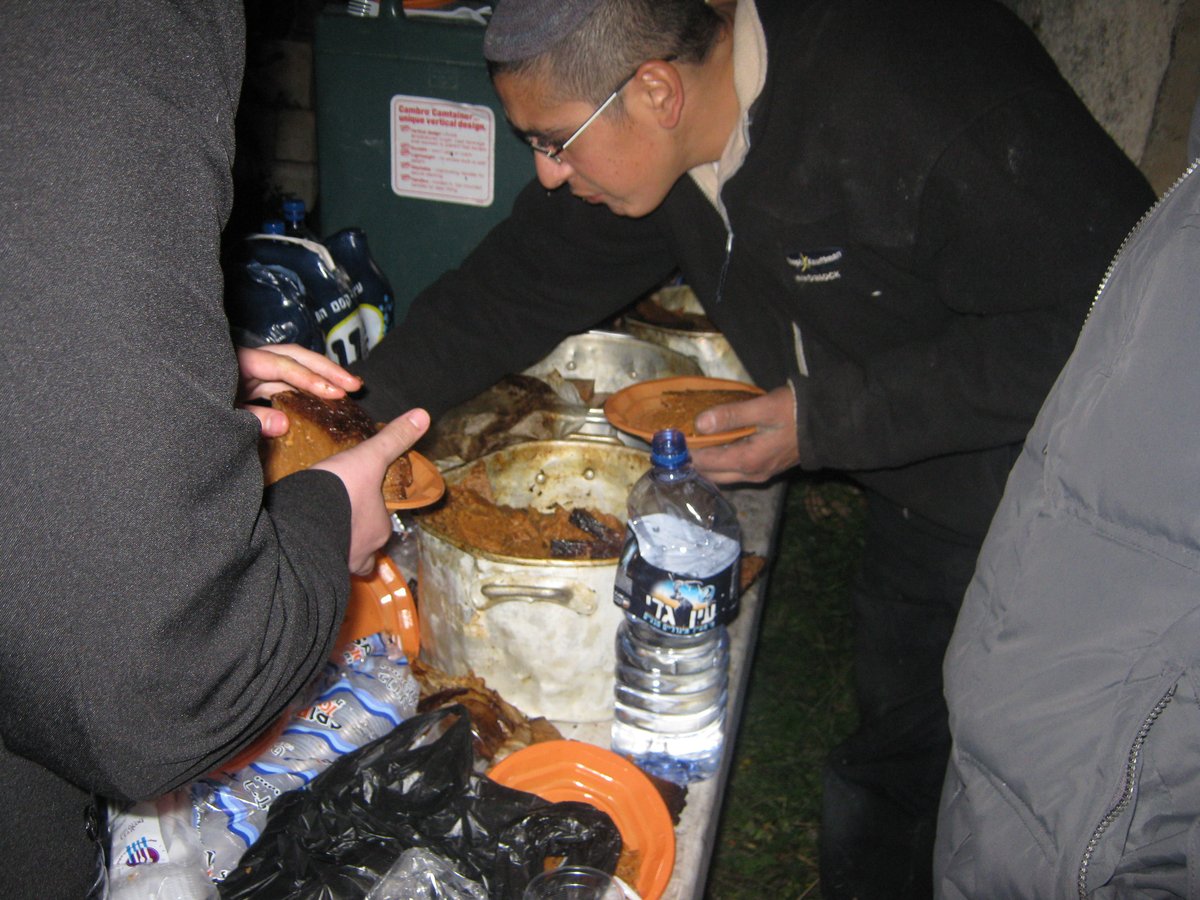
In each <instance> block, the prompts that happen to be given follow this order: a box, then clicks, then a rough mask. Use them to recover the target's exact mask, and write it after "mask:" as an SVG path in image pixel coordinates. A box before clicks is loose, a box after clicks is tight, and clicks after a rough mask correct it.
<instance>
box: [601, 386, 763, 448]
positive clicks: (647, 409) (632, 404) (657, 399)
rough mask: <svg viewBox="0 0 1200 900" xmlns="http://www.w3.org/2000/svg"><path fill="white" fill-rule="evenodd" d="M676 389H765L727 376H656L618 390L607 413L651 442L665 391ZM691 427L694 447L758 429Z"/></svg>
mask: <svg viewBox="0 0 1200 900" xmlns="http://www.w3.org/2000/svg"><path fill="white" fill-rule="evenodd" d="M677 391H745V392H746V393H747V394H754V395H759V394H763V393H765V391H763V389H762V388H760V387H758V386H757V385H753V384H747V383H745V382H743V381H731V380H729V379H728V378H704V377H702V376H700V375H678V376H676V377H674V378H656V379H654V380H653V381H642V382H638V383H637V384H631V385H630V386H629V387H627V388H622V389H621V390H619V391H617V392H616V393H615V394H613V395H612V396H611V397H609V398H608V400H607V401H605V403H604V416H605V418H606V419H608V421H609V422H611V423H612V425H613V427H614V428H619V429H621V431H624V432H626V433H627V434H632V435H636V436H637V437H640V438H641V439H642V440H644V441H647V442H649V441H650V439H651V438H653V437H654V427H653V425H652V424H651V423H652V422H653V420H654V418H655V417H656V416H657V415H658V414H659V413H660V412H661V411H662V408H663V395H664V394H666V393H675V392H677ZM747 399H749V398H747ZM691 429H692V424H691V423H690V422H689V423H688V425H687V427H686V428H684V429H682V430H683V434H684V437H686V438H687V443H688V447H691V448H693V449H698V448H700V447H713V446H716V445H717V444H727V443H729V442H730V441H736V440H737V439H738V438H744V437H748V436H749V435H752V434H754V431H755V429H754V428H753V427H748V428H735V429H734V430H733V431H722V432H720V433H718V434H693V433H692V430H691Z"/></svg>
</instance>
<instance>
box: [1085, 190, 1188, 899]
mask: <svg viewBox="0 0 1200 900" xmlns="http://www.w3.org/2000/svg"><path fill="white" fill-rule="evenodd" d="M1168 193H1169V192H1168ZM1174 696H1175V685H1171V687H1170V688H1168V689H1167V692H1166V693H1165V694H1163V695H1162V696H1161V697H1159V698H1158V702H1157V703H1155V704H1154V708H1153V709H1151V710H1150V712H1149V713H1148V714H1147V716H1146V718H1144V719H1143V720H1142V725H1141V727H1140V728H1139V729H1138V731H1137V734H1136V735H1135V736H1134V738H1133V743H1132V744H1130V746H1129V753H1128V755H1126V757H1125V772H1124V775H1123V776H1122V778H1121V793H1120V795H1119V796H1118V797H1117V802H1116V803H1114V804H1113V805H1112V806H1111V807H1110V808H1109V810H1108V812H1106V813H1105V814H1104V818H1102V819H1101V820H1100V823H1099V824H1098V825H1097V826H1096V828H1095V830H1094V831H1093V832H1092V836H1091V838H1090V839H1089V840H1088V842H1087V847H1085V848H1084V851H1083V858H1082V859H1081V860H1080V861H1079V874H1078V875H1077V877H1076V884H1077V886H1078V889H1079V900H1086V898H1087V877H1088V867H1089V866H1090V865H1091V864H1092V857H1093V856H1094V855H1095V853H1096V847H1097V846H1099V844H1100V839H1101V838H1102V837H1103V836H1104V832H1106V831H1108V829H1109V828H1111V827H1112V824H1113V823H1114V822H1115V821H1117V819H1118V818H1120V816H1121V813H1123V812H1125V809H1126V807H1128V806H1129V801H1130V800H1132V799H1133V784H1134V781H1135V780H1136V777H1137V768H1138V762H1139V761H1140V760H1141V756H1142V747H1144V746H1145V744H1146V738H1147V737H1148V736H1149V735H1150V729H1151V727H1153V725H1154V723H1155V721H1157V719H1158V717H1159V716H1160V715H1162V711H1163V710H1164V709H1166V708H1167V704H1168V703H1170V702H1171V698H1172V697H1174Z"/></svg>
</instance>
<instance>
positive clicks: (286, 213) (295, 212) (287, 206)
mask: <svg viewBox="0 0 1200 900" xmlns="http://www.w3.org/2000/svg"><path fill="white" fill-rule="evenodd" d="M282 207H283V217H284V218H285V219H290V220H291V221H293V222H296V221H298V220H300V219H303V218H304V212H305V209H304V200H303V199H301V198H300V197H288V198H287V199H286V200H284V201H283V204H282Z"/></svg>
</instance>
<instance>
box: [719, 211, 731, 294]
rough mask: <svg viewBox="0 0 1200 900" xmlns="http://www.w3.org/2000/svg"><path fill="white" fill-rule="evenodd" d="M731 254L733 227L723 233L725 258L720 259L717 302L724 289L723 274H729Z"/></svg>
mask: <svg viewBox="0 0 1200 900" xmlns="http://www.w3.org/2000/svg"><path fill="white" fill-rule="evenodd" d="M731 256H733V229H732V228H730V229H729V230H728V231H727V232H726V234H725V258H724V259H723V260H722V261H721V274H720V276H719V277H718V278H717V301H716V302H717V303H720V302H721V294H722V293H723V292H724V290H725V276H726V275H727V274H729V258H730V257H731Z"/></svg>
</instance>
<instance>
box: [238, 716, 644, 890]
mask: <svg viewBox="0 0 1200 900" xmlns="http://www.w3.org/2000/svg"><path fill="white" fill-rule="evenodd" d="M410 847H427V848H429V849H431V850H433V851H434V852H436V853H438V854H440V855H442V856H444V857H446V858H447V859H449V860H451V861H452V862H453V863H454V864H455V866H456V868H457V870H458V871H459V872H460V873H461V874H462V875H463V876H465V877H467V878H469V879H471V880H473V881H477V882H479V883H480V884H482V885H483V886H484V887H485V888H486V889H487V891H488V895H489V897H490V898H492V900H519V898H520V896H521V893H522V892H523V891H524V889H525V886H526V884H528V882H529V880H530V879H531V878H532V877H533V876H534V875H536V874H537V873H538V872H540V871H542V868H543V865H544V862H543V861H544V859H545V857H547V856H563V857H566V861H567V862H568V863H570V864H577V865H587V866H594V867H596V868H600V869H604V870H605V871H608V872H612V871H614V870H615V868H616V864H617V858H618V856H619V855H620V852H621V837H620V833H619V832H618V831H617V828H616V826H615V825H614V824H613V822H612V819H611V818H610V817H609V816H608V815H607V814H606V813H603V812H601V811H600V810H598V809H596V808H595V807H592V806H589V805H588V804H584V803H554V804H551V803H548V802H547V801H545V800H542V799H541V798H540V797H537V796H535V795H533V794H527V793H524V792H522V791H515V790H512V789H511V788H506V787H504V786H502V785H499V784H496V783H495V782H493V781H491V780H490V779H488V778H487V777H486V776H483V775H479V774H477V773H476V772H475V771H474V750H473V747H472V738H471V722H470V718H469V714H468V713H467V711H466V709H465V708H464V707H462V706H450V707H446V708H444V709H440V710H436V711H434V712H430V713H426V714H423V715H418V716H414V717H413V718H411V719H408V720H406V721H405V722H403V723H402V724H401V725H399V726H398V727H397V728H395V729H394V730H393V731H392V732H391V733H389V734H387V735H385V736H384V737H381V738H379V739H378V740H376V741H374V742H372V743H370V744H367V745H366V746H364V747H362V748H360V749H358V750H356V751H354V752H353V753H349V754H347V755H346V756H343V757H341V758H339V759H337V760H335V761H334V762H333V764H332V765H330V767H329V768H328V769H326V770H325V771H324V772H322V773H321V774H320V775H319V776H317V778H315V779H314V780H313V781H312V783H311V784H310V785H309V786H308V788H307V789H305V790H300V791H294V792H290V793H287V794H284V795H283V796H282V797H280V798H279V799H277V800H276V801H275V802H274V803H272V804H271V808H270V817H269V818H268V820H267V825H266V828H265V829H264V831H263V833H262V835H261V837H259V839H258V840H257V841H256V842H255V843H254V845H253V846H252V847H250V849H249V850H247V851H246V853H245V855H244V856H243V857H242V860H241V862H240V864H239V865H238V867H237V869H236V870H235V871H233V872H231V873H230V874H229V877H228V878H226V879H225V881H223V882H222V883H221V884H220V885H219V887H220V894H221V897H222V898H227V900H239V898H256V900H259V898H289V900H352V898H353V900H357V898H363V897H365V896H366V895H367V893H368V892H369V891H370V889H371V887H372V886H373V885H374V884H375V883H376V882H377V881H379V880H380V879H381V878H382V877H383V876H384V875H385V874H386V873H387V871H388V870H389V869H390V868H391V866H392V864H393V863H394V862H395V861H396V860H397V859H399V857H400V855H401V854H402V853H403V852H404V851H405V850H407V849H409V848H410Z"/></svg>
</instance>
